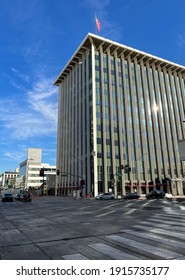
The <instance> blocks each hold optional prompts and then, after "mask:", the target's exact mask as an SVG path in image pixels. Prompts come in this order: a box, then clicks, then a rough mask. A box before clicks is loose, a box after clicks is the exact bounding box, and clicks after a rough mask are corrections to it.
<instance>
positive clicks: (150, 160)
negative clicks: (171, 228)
mask: <svg viewBox="0 0 185 280" xmlns="http://www.w3.org/2000/svg"><path fill="white" fill-rule="evenodd" d="M54 84H55V85H56V86H58V88H59V108H58V109H59V110H58V144H57V169H59V170H60V173H61V174H60V176H57V183H56V188H57V190H58V193H59V194H63V193H64V189H66V188H69V192H70V186H73V185H75V186H76V185H80V181H81V179H84V180H85V192H86V194H88V193H90V192H92V193H93V194H94V195H97V194H98V193H100V192H107V191H109V190H110V189H112V190H113V191H114V193H115V195H124V194H125V193H129V192H134V191H137V192H138V193H147V192H149V191H150V190H152V189H155V188H160V189H164V190H165V191H166V192H170V193H173V194H174V195H177V194H179V195H181V194H183V187H182V180H183V170H182V164H181V162H180V158H179V151H178V141H179V140H181V139H185V128H184V123H183V120H184V117H185V115H184V112H185V95H184V92H185V67H184V66H181V65H178V64H175V63H173V62H170V61H167V60H164V59H162V58H159V57H156V56H153V55H150V54H148V53H145V52H142V51H139V50H136V49H133V48H130V47H127V46H125V45H122V44H119V43H117V42H113V41H111V40H108V39H105V38H102V37H99V36H96V35H94V34H88V35H87V36H86V37H85V39H84V40H83V42H82V43H81V45H80V46H79V48H78V49H77V51H76V52H75V53H74V55H73V56H72V57H71V59H70V60H69V62H68V63H67V65H66V66H65V67H64V69H63V70H62V72H61V73H60V74H59V76H58V77H57V79H56V80H55V82H54Z"/></svg>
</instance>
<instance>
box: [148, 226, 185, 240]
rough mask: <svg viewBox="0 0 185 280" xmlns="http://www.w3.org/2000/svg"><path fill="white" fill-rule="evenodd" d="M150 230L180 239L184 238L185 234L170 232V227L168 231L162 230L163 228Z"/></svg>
mask: <svg viewBox="0 0 185 280" xmlns="http://www.w3.org/2000/svg"><path fill="white" fill-rule="evenodd" d="M150 231H151V232H154V233H159V234H162V235H167V236H172V237H176V238H179V239H181V240H185V235H184V233H180V232H172V230H171V229H170V231H165V230H163V229H151V230H150Z"/></svg>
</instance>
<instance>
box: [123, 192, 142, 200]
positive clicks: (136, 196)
mask: <svg viewBox="0 0 185 280" xmlns="http://www.w3.org/2000/svg"><path fill="white" fill-rule="evenodd" d="M123 198H124V199H138V198H140V195H139V194H138V193H129V194H127V195H126V196H124V197H123Z"/></svg>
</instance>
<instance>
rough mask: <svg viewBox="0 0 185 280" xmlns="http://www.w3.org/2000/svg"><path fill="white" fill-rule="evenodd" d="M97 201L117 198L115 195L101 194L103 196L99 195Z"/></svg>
mask: <svg viewBox="0 0 185 280" xmlns="http://www.w3.org/2000/svg"><path fill="white" fill-rule="evenodd" d="M95 198H96V199H99V200H103V199H114V198H115V196H114V194H113V193H101V194H98V195H97V196H96V197H95Z"/></svg>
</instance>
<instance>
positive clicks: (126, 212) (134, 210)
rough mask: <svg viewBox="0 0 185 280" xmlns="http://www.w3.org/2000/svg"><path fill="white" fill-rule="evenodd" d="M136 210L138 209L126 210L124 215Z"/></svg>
mask: <svg viewBox="0 0 185 280" xmlns="http://www.w3.org/2000/svg"><path fill="white" fill-rule="evenodd" d="M134 211H136V209H131V210H129V211H127V212H124V213H123V214H124V215H129V214H131V213H132V212H134Z"/></svg>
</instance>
